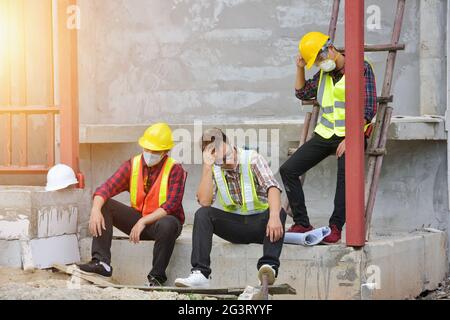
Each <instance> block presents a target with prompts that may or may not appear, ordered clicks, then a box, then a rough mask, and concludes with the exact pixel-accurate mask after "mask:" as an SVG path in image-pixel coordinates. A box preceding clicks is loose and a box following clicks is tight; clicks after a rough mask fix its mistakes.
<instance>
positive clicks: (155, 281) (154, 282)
mask: <svg viewBox="0 0 450 320" xmlns="http://www.w3.org/2000/svg"><path fill="white" fill-rule="evenodd" d="M147 279H148V284H147V286H148V287H162V286H163V284H164V281H160V280H158V279H157V278H155V277H154V276H151V275H148V276H147Z"/></svg>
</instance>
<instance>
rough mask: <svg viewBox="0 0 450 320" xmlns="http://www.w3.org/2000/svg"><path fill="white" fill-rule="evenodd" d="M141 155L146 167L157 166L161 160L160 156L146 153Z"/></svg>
mask: <svg viewBox="0 0 450 320" xmlns="http://www.w3.org/2000/svg"><path fill="white" fill-rule="evenodd" d="M143 155H144V161H145V164H147V166H148V167H153V166H155V165H157V164H158V163H159V162H160V161H161V159H162V155H160V154H153V153H150V152H147V151H144V153H143Z"/></svg>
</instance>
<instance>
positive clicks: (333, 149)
mask: <svg viewBox="0 0 450 320" xmlns="http://www.w3.org/2000/svg"><path fill="white" fill-rule="evenodd" d="M299 50H300V55H299V56H298V58H297V80H296V86H295V90H296V96H297V98H298V99H300V100H310V99H313V98H316V99H317V102H318V103H319V104H320V117H319V120H318V123H317V126H316V128H315V130H314V136H313V137H312V139H311V140H309V141H307V142H306V143H305V144H303V145H302V146H301V147H300V148H299V149H298V150H297V151H296V152H295V153H294V154H293V155H292V156H291V157H290V158H289V159H288V160H287V161H286V162H285V163H284V164H283V165H282V166H281V168H280V175H281V179H282V180H283V183H284V187H285V190H286V194H287V197H288V199H289V204H290V206H291V208H292V213H293V218H294V223H295V224H294V225H293V226H292V227H291V228H290V229H289V230H288V231H287V232H297V233H304V232H307V231H311V230H312V229H313V227H312V226H311V224H310V222H309V218H308V213H307V210H306V205H305V195H304V193H303V188H302V184H301V182H300V180H299V177H300V176H302V175H303V174H305V173H306V172H307V171H308V170H309V169H311V168H313V167H314V166H316V165H317V164H319V163H320V162H321V161H322V160H324V159H325V158H327V157H328V156H330V155H336V157H337V184H336V194H335V198H334V211H333V214H332V216H331V218H330V220H329V225H330V228H331V234H330V235H329V236H328V237H326V238H325V239H324V240H323V243H325V244H335V243H338V242H339V241H340V240H341V232H342V228H343V226H344V224H345V105H346V104H345V56H344V55H343V54H341V53H339V52H338V51H337V50H336V48H335V47H334V45H333V43H332V42H331V40H330V37H329V36H327V35H325V34H323V33H320V32H310V33H308V34H306V35H305V36H304V37H303V38H302V40H301V41H300V44H299ZM313 65H315V66H316V67H318V68H319V69H320V71H319V72H317V73H316V74H315V76H314V77H313V78H312V79H310V80H308V81H306V80H305V66H306V67H307V68H308V69H309V68H311V67H312V66H313ZM364 80H365V90H364V124H365V133H366V134H365V135H366V137H368V136H369V135H370V132H371V125H370V124H371V121H372V119H373V117H374V116H375V114H376V109H377V90H376V85H375V75H374V72H373V69H372V66H371V65H370V63H369V62H367V61H365V63H364ZM361 124H363V119H361ZM366 145H367V142H366Z"/></svg>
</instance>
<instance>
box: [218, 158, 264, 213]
mask: <svg viewBox="0 0 450 320" xmlns="http://www.w3.org/2000/svg"><path fill="white" fill-rule="evenodd" d="M253 152H254V151H253V150H243V149H238V154H239V164H240V169H239V170H240V181H241V192H242V203H243V204H242V206H241V205H239V204H236V203H235V202H234V201H233V199H232V197H231V195H230V190H229V189H228V184H227V180H226V178H225V174H224V171H223V170H222V168H220V166H217V165H213V174H214V180H215V181H216V186H217V194H218V197H219V201H220V204H221V205H222V207H223V210H224V211H226V212H231V213H236V214H247V215H249V214H255V213H259V212H262V211H265V210H267V209H268V208H269V204H268V203H266V202H262V201H261V200H260V199H259V197H258V195H257V193H256V185H255V180H254V178H253V172H252V166H251V159H252V155H253Z"/></svg>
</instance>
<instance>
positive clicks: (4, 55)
mask: <svg viewBox="0 0 450 320" xmlns="http://www.w3.org/2000/svg"><path fill="white" fill-rule="evenodd" d="M8 42H9V0H0V106H8V105H10V103H11V101H10V96H11V90H10V86H11V81H10V63H9V49H8V46H5V45H4V44H5V43H8Z"/></svg>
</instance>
